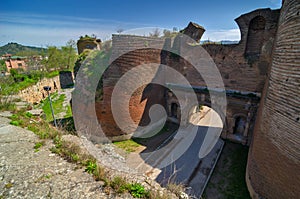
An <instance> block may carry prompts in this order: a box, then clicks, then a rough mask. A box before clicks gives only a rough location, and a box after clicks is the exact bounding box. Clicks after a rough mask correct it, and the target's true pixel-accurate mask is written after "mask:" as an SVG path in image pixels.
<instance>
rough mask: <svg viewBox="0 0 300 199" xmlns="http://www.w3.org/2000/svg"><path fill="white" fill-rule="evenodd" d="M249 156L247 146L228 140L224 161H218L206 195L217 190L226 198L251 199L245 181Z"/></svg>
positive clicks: (224, 149)
mask: <svg viewBox="0 0 300 199" xmlns="http://www.w3.org/2000/svg"><path fill="white" fill-rule="evenodd" d="M224 154H226V156H225V155H224ZM247 156H248V147H247V146H243V145H241V144H236V143H232V142H230V141H226V143H225V145H224V148H223V152H222V154H221V156H220V158H221V159H222V161H219V162H218V163H217V166H216V168H215V170H214V172H213V174H212V177H211V179H210V181H209V183H208V186H207V188H206V189H205V192H204V195H208V194H212V193H214V192H217V193H218V194H219V196H220V197H222V198H224V199H231V198H236V199H250V195H249V192H248V189H247V185H246V181H245V173H246V165H247Z"/></svg>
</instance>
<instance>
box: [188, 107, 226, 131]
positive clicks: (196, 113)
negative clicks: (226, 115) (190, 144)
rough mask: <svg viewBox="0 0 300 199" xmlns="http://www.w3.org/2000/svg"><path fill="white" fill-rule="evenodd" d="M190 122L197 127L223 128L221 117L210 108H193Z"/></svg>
mask: <svg viewBox="0 0 300 199" xmlns="http://www.w3.org/2000/svg"><path fill="white" fill-rule="evenodd" d="M189 122H190V123H191V124H193V125H196V126H206V127H216V128H223V121H222V119H221V117H220V115H219V114H218V113H217V112H216V111H215V110H214V109H212V108H210V107H208V106H200V107H198V106H195V107H194V108H192V109H191V111H190V118H189Z"/></svg>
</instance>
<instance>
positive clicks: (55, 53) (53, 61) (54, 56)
mask: <svg viewBox="0 0 300 199" xmlns="http://www.w3.org/2000/svg"><path fill="white" fill-rule="evenodd" d="M47 54H48V59H46V61H45V67H46V70H47V71H48V72H49V71H51V70H57V69H58V68H60V65H61V60H62V57H61V52H60V50H59V49H58V48H57V47H56V46H49V47H48V53H47Z"/></svg>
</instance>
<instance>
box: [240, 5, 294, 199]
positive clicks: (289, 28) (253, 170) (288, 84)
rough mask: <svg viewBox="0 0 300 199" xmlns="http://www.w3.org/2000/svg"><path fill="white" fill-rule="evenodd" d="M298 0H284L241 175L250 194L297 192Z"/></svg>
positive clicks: (277, 195)
mask: <svg viewBox="0 0 300 199" xmlns="http://www.w3.org/2000/svg"><path fill="white" fill-rule="evenodd" d="M299 12H300V1H299V0H284V1H283V3H282V9H281V13H280V18H279V24H278V30H277V37H276V41H275V47H274V50H273V60H272V66H271V69H270V72H269V79H268V81H267V82H266V85H265V88H264V95H263V97H262V99H261V104H260V110H259V112H258V117H257V120H256V121H257V123H256V126H255V130H254V135H253V141H252V144H251V147H250V151H249V157H248V166H247V174H246V180H247V184H248V188H249V191H250V193H251V195H252V198H299V195H300V167H299V166H300V90H299V88H300V14H299Z"/></svg>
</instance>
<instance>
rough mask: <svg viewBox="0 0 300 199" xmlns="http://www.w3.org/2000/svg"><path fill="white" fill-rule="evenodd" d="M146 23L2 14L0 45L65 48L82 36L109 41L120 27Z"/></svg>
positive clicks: (139, 25)
mask: <svg viewBox="0 0 300 199" xmlns="http://www.w3.org/2000/svg"><path fill="white" fill-rule="evenodd" d="M141 26H145V24H138V23H131V22H126V23H124V22H120V21H112V20H103V19H94V18H82V17H70V16H58V15H36V14H22V13H21V14H20V13H0V30H1V33H0V45H5V44H6V43H8V42H18V43H21V44H24V45H34V46H41V45H43V46H45V45H57V46H61V45H64V44H65V43H66V42H67V41H68V40H70V39H74V40H77V39H78V38H79V37H80V36H81V35H86V34H87V35H91V34H96V35H97V36H98V37H99V38H100V39H102V40H107V39H109V38H110V37H111V34H112V33H116V30H117V29H118V28H123V29H131V28H136V27H141Z"/></svg>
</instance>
